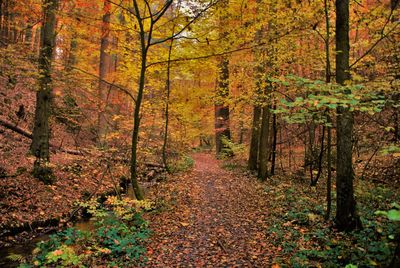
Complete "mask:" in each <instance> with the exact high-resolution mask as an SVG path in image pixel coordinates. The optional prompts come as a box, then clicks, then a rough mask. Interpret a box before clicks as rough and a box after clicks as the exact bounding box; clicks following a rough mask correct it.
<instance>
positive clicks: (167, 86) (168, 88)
mask: <svg viewBox="0 0 400 268" xmlns="http://www.w3.org/2000/svg"><path fill="white" fill-rule="evenodd" d="M174 32H175V27H173V29H172V35H174ZM173 43H174V39H171V42H170V44H169V50H168V63H167V80H166V82H165V91H166V98H165V128H164V140H163V147H162V160H163V164H164V168H165V169H166V170H167V171H169V168H168V164H167V143H168V124H169V99H170V93H171V78H170V74H171V54H172V45H173ZM200 141H201V140H200Z"/></svg>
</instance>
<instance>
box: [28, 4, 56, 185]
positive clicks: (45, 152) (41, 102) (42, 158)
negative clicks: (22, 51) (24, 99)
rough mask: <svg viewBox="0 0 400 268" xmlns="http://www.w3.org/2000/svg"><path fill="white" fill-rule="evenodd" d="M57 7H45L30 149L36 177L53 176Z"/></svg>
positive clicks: (48, 5)
mask: <svg viewBox="0 0 400 268" xmlns="http://www.w3.org/2000/svg"><path fill="white" fill-rule="evenodd" d="M57 7H58V0H46V1H45V2H44V4H43V14H44V19H43V27H42V35H41V46H40V54H39V73H40V77H39V90H38V91H37V93H36V110H35V123H34V128H33V133H32V143H31V146H30V151H31V153H32V154H33V155H34V156H35V157H36V161H35V165H34V175H36V177H39V176H41V175H43V173H46V174H50V171H49V170H50V169H49V168H47V163H48V162H49V161H50V153H49V140H50V128H49V117H50V113H51V100H52V85H51V84H52V79H51V69H52V68H51V63H52V62H51V59H52V56H53V51H54V46H55V26H56V14H55V13H56V11H57ZM46 170H47V171H46ZM49 182H51V181H49Z"/></svg>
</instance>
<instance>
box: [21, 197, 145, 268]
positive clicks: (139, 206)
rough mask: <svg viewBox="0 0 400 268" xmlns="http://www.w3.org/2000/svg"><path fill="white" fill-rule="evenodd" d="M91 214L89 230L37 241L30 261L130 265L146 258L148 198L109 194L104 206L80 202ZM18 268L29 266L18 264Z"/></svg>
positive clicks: (49, 264)
mask: <svg viewBox="0 0 400 268" xmlns="http://www.w3.org/2000/svg"><path fill="white" fill-rule="evenodd" d="M81 205H83V206H84V207H86V209H87V210H88V212H89V213H90V214H91V215H93V220H94V221H95V223H94V226H95V229H94V230H93V231H92V232H87V231H80V230H77V229H76V228H68V229H66V230H65V231H62V232H58V233H56V234H53V235H51V236H50V238H49V240H47V241H42V242H39V243H38V244H37V247H36V249H35V250H34V252H33V254H34V256H33V259H32V262H31V263H32V264H33V265H34V266H40V267H55V266H74V267H86V266H88V267H91V266H98V265H107V266H120V267H127V266H134V265H140V264H142V263H144V262H145V261H146V258H145V253H146V249H145V247H144V246H143V242H144V241H145V240H146V239H147V238H148V237H149V235H150V231H149V229H148V223H147V222H146V221H145V220H144V219H143V218H142V216H141V213H142V211H143V210H147V209H150V207H151V206H152V204H151V203H150V202H148V201H136V200H129V199H124V200H118V199H117V198H116V197H109V198H108V199H107V200H106V202H105V203H104V205H101V204H99V203H98V202H96V201H95V200H91V201H89V202H87V203H84V204H81ZM21 267H31V266H30V265H29V264H26V263H25V264H21Z"/></svg>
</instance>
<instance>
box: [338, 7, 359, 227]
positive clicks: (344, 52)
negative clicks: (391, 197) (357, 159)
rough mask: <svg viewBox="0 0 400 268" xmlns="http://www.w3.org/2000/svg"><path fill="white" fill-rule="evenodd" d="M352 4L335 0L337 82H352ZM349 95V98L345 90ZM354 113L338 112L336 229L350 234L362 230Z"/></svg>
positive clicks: (345, 109) (344, 109)
mask: <svg viewBox="0 0 400 268" xmlns="http://www.w3.org/2000/svg"><path fill="white" fill-rule="evenodd" d="M349 51H350V41H349V0H336V82H337V83H339V84H341V85H346V84H348V83H349V82H350V79H351V77H350V66H349ZM346 94H350V91H349V90H346ZM353 122H354V118H353V113H352V112H351V111H350V110H349V109H348V108H345V107H343V106H339V107H338V109H337V127H336V139H337V167H336V169H337V170H336V194H337V201H336V204H337V209H336V225H337V228H338V229H339V230H344V231H351V230H354V229H356V228H359V227H361V221H360V219H359V217H358V215H357V212H356V201H355V198H354V189H353V180H354V171H353V159H352V150H353V144H352V135H353Z"/></svg>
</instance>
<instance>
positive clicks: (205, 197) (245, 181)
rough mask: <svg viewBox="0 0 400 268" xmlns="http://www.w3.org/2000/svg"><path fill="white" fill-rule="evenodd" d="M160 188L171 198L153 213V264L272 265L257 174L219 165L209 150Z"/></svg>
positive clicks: (150, 255) (159, 191)
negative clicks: (188, 169) (191, 165)
mask: <svg viewBox="0 0 400 268" xmlns="http://www.w3.org/2000/svg"><path fill="white" fill-rule="evenodd" d="M193 158H194V160H195V166H194V168H193V169H192V171H190V172H188V173H185V174H181V175H180V176H175V177H173V178H171V179H169V180H168V182H167V183H165V184H162V185H160V187H162V189H161V188H158V189H156V191H157V195H159V196H160V195H161V196H163V197H162V198H163V199H164V200H167V202H168V204H173V206H171V207H170V208H169V209H166V210H164V211H162V212H161V215H159V214H158V215H153V216H151V219H150V223H151V227H150V228H151V229H152V231H153V236H152V238H151V241H150V244H149V248H148V258H149V262H148V263H147V265H148V266H149V267H207V266H208V267H239V266H240V267H255V266H256V267H269V266H271V264H272V263H271V261H272V256H273V255H274V254H275V253H276V252H277V251H278V249H276V248H274V246H273V245H271V244H269V243H268V241H269V240H270V239H269V238H268V237H266V232H265V230H266V227H267V226H266V218H267V217H268V209H267V207H268V204H267V194H266V192H265V191H264V190H263V187H262V184H261V183H259V182H257V181H256V180H255V179H254V177H249V176H245V175H238V174H235V173H233V172H232V171H228V170H225V169H223V168H221V164H222V163H221V162H220V161H218V160H216V159H215V158H214V157H213V156H212V155H210V154H204V153H199V154H195V155H194V156H193Z"/></svg>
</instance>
